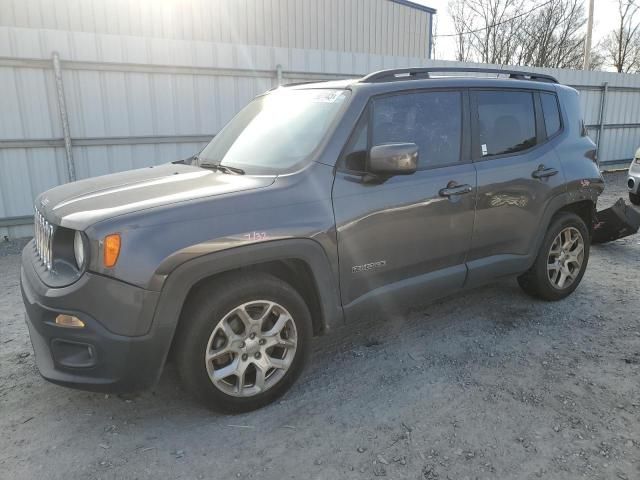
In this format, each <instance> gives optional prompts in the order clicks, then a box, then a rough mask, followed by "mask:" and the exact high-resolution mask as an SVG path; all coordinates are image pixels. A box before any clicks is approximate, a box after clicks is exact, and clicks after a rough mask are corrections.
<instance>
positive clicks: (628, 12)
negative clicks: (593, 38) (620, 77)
mask: <svg viewBox="0 0 640 480" xmlns="http://www.w3.org/2000/svg"><path fill="white" fill-rule="evenodd" d="M637 13H638V4H637V1H636V0H618V15H619V22H618V26H617V28H616V29H615V30H614V31H612V32H611V33H609V35H608V36H607V38H606V39H605V41H604V42H603V49H604V52H605V55H606V56H607V59H608V60H609V61H610V63H611V65H613V66H614V67H615V68H616V70H617V71H618V72H619V73H621V72H624V73H628V72H638V71H639V70H640V21H639V19H638V18H637V17H636V14H637Z"/></svg>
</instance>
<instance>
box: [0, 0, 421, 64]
mask: <svg viewBox="0 0 640 480" xmlns="http://www.w3.org/2000/svg"><path fill="white" fill-rule="evenodd" d="M404 3H407V2H404ZM430 21H431V13H430V12H428V11H426V10H425V9H420V8H412V7H409V6H407V5H404V4H403V2H399V1H390V0H2V1H1V2H0V26H11V27H24V28H42V29H51V30H67V31H75V32H86V33H106V34H112V35H128V36H136V37H154V38H166V39H173V40H196V41H205V42H215V43H234V44H240V45H265V46H274V47H286V48H303V49H314V50H333V51H337V52H360V53H377V54H381V55H400V56H407V57H423V58H427V57H428V56H429V51H430V48H429V38H430V35H429V33H430V32H429V30H430Z"/></svg>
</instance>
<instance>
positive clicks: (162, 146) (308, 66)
mask: <svg viewBox="0 0 640 480" xmlns="http://www.w3.org/2000/svg"><path fill="white" fill-rule="evenodd" d="M100 1H102V0H94V1H93V2H91V1H88V2H87V4H90V5H92V9H94V10H91V12H94V11H96V12H99V11H100V10H95V9H97V8H98V5H99V3H100ZM135 1H136V2H143V1H146V0H135ZM149 1H150V0H149ZM247 1H248V0H247ZM266 1H267V0H265V2H266ZM279 1H280V0H272V1H271V2H270V3H269V2H267V3H269V5H272V6H273V5H274V4H276V3H278V2H279ZM354 1H355V0H354ZM377 1H378V0H376V2H377ZM380 1H382V2H387V0H380ZM133 2H134V0H130V1H116V2H111V3H113V4H115V6H116V7H114V8H117V9H122V8H124V7H125V6H126V5H129V4H131V3H133ZM81 3H82V5H80V2H75V3H74V2H70V1H69V0H64V1H62V2H60V1H56V2H54V1H53V0H49V1H46V0H27V1H25V0H21V1H18V0H3V1H0V5H2V8H4V10H2V11H1V12H0V19H1V20H0V22H7V20H6V19H7V15H9V14H10V15H11V19H12V20H11V21H13V22H16V23H20V22H23V23H22V24H24V23H25V22H26V24H30V23H29V22H31V21H34V22H36V20H33V18H35V17H37V12H40V15H41V17H42V18H41V20H40V21H41V22H45V21H50V13H49V14H47V15H45V14H44V13H46V10H44V9H45V7H46V8H49V9H52V8H53V9H55V18H56V22H57V23H56V24H55V27H56V28H20V27H8V26H4V27H2V26H0V92H2V95H0V235H4V234H7V233H8V234H10V235H11V236H20V235H28V234H29V233H30V227H21V226H11V227H7V225H8V224H10V223H14V224H19V223H24V222H25V219H24V218H23V217H25V216H29V215H31V213H32V203H33V199H34V197H35V196H36V195H37V194H39V193H40V192H42V191H44V190H46V189H48V188H50V187H52V186H54V185H58V184H60V183H64V182H66V181H67V175H68V171H67V167H66V157H65V150H64V142H63V139H62V137H63V133H62V127H61V121H60V114H59V111H58V99H57V92H56V83H55V79H54V74H53V69H52V62H51V56H52V52H54V51H57V52H59V55H60V58H61V60H62V80H63V83H64V91H65V94H66V100H67V106H68V110H69V111H68V114H69V123H70V130H71V132H70V133H71V138H72V144H73V148H72V151H73V156H74V161H75V169H76V173H77V178H86V177H89V176H95V175H100V174H103V173H109V172H114V171H119V170H125V169H130V168H135V167H142V166H147V165H151V164H158V163H163V162H167V161H170V160H174V159H177V158H184V157H187V156H189V155H192V154H193V153H194V152H196V151H197V150H198V149H199V148H200V147H201V146H202V145H203V144H204V142H206V140H207V139H208V138H210V137H211V136H212V135H213V134H215V133H216V132H217V131H218V130H219V129H220V128H221V126H222V125H224V123H225V122H226V121H227V120H228V119H229V118H231V116H232V115H233V114H234V113H235V112H237V111H238V110H239V109H240V108H241V107H242V106H243V105H244V104H246V103H247V102H248V101H249V100H250V99H251V98H252V97H254V96H255V95H257V94H259V93H261V92H263V91H265V90H267V89H269V88H271V87H272V86H274V85H276V83H277V79H276V77H277V74H276V66H277V65H281V66H282V68H283V70H284V73H283V77H284V81H285V82H293V81H304V80H312V79H318V80H322V79H332V78H345V77H349V76H359V75H362V74H365V73H367V72H371V71H375V70H379V69H383V68H397V67H406V66H416V65H424V64H425V63H426V60H425V58H424V56H421V55H416V56H402V55H393V54H388V55H382V54H378V53H371V52H369V53H363V52H358V51H346V50H345V51H341V50H340V48H346V47H337V48H336V49H332V48H333V46H332V47H331V48H324V49H313V48H294V47H282V46H265V45H240V44H230V43H217V42H212V41H204V40H194V39H179V38H156V37H152V36H136V35H124V34H111V33H96V32H97V31H98V26H97V25H98V23H99V22H98V19H95V20H96V21H95V25H94V26H93V27H92V28H93V29H94V31H93V32H91V31H68V30H60V29H57V28H61V27H65V26H67V28H71V26H72V25H73V26H74V27H73V28H79V27H77V25H80V26H82V25H85V24H86V25H88V26H87V27H86V28H85V29H86V30H90V28H89V27H90V26H91V22H88V20H86V18H88V17H86V15H89V14H87V13H86V10H84V9H85V6H84V3H85V2H84V1H83V2H81ZM111 3H110V5H111ZM153 3H154V4H156V3H157V4H158V5H165V6H167V5H168V6H170V7H171V6H174V5H175V2H173V1H172V0H171V1H170V0H166V1H165V0H158V1H157V2H156V1H155V0H154V2H153ZM187 3H188V2H187ZM301 3H304V2H301ZM365 3H366V5H369V2H365ZM365 3H363V5H359V8H362V9H365ZM388 3H392V2H388ZM195 4H197V2H195V1H194V2H192V3H189V5H195ZM265 4H266V3H265ZM297 4H298V3H297V0H296V5H297ZM7 5H9V6H10V8H8V7H7ZM60 5H75V6H76V7H77V8H75V7H74V8H71V9H69V8H68V7H65V8H67V9H66V10H65V11H66V12H67V13H66V15H67V16H68V17H69V18H68V19H67V20H65V21H68V22H72V23H69V24H65V23H64V22H63V19H64V18H67V17H65V16H64V15H63V16H62V17H61V16H60V15H61V14H60V13H59V12H60V11H61V8H62V7H60ZM171 8H173V7H171ZM203 8H206V7H203ZM296 8H297V7H296ZM393 8H397V7H396V6H395V4H394V6H393ZM403 8H406V7H403ZM119 11H122V10H119ZM25 12H26V13H25ZM83 12H84V13H83ZM91 15H94V14H93V13H91ZM94 16H95V15H94ZM71 17H73V18H74V19H75V20H71ZM76 17H77V18H76ZM125 17H126V15H125ZM78 18H80V20H78ZM82 19H84V20H82ZM116 20H117V19H113V18H112V19H108V20H105V19H104V18H102V19H101V20H100V21H104V22H106V23H104V25H111V26H110V27H109V28H116V27H117V29H122V30H117V29H116V30H114V31H116V32H134V30H131V28H132V27H131V26H129V27H126V25H127V23H126V21H127V20H125V19H121V20H120V22H121V23H118V22H116ZM128 21H130V22H132V21H133V20H131V19H129V20H128ZM136 21H138V20H136ZM167 21H168V20H167ZM172 21H173V20H172ZM73 22H75V23H73ZM78 22H79V23H78ZM114 22H115V23H114ZM122 22H124V23H122ZM147 23H156V22H153V21H150V20H149V19H147V20H146V21H145V25H146V24H147ZM333 23H335V22H333ZM389 23H391V22H389ZM385 24H386V23H385ZM39 25H48V24H45V23H41V24H39ZM48 26H53V25H48ZM125 27H126V28H129V30H126V29H125ZM105 28H106V27H105ZM167 28H168V27H163V30H162V32H165V31H171V30H167ZM181 31H182V32H184V29H183V30H181ZM146 33H153V32H146ZM371 35H372V33H371V30H370V31H369V34H368V37H367V38H372V37H371ZM392 35H395V34H392ZM363 38H364V37H363ZM372 40H373V38H372ZM377 41H378V40H377V39H376V42H377ZM332 45H333V44H332ZM334 46H335V45H334ZM349 48H351V47H349ZM429 64H433V65H436V64H437V65H456V63H455V62H430V63H429ZM539 70H540V71H543V72H549V73H552V74H553V75H555V76H557V77H558V78H559V79H560V81H562V82H563V83H566V84H570V85H575V86H577V87H578V88H579V89H580V90H581V98H582V104H583V108H584V110H585V120H586V123H587V124H589V125H592V128H591V130H590V131H591V133H592V137H593V138H594V139H595V138H597V136H598V132H599V128H598V127H597V125H598V124H599V118H600V108H601V105H602V103H601V102H602V95H603V93H602V88H601V86H602V84H603V83H604V82H608V85H609V86H608V93H607V102H606V103H607V105H606V109H605V118H604V120H605V121H604V123H605V124H606V125H609V127H607V126H605V128H604V130H603V132H604V135H603V137H602V139H601V151H600V157H601V159H603V160H616V159H627V158H630V157H631V155H632V154H633V151H634V150H635V148H636V147H637V144H638V143H640V142H639V137H640V135H639V134H640V131H639V130H640V118H639V117H640V104H639V103H640V79H639V78H638V76H636V75H618V74H612V73H601V72H576V71H560V70H546V69H539Z"/></svg>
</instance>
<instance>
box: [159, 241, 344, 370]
mask: <svg viewBox="0 0 640 480" xmlns="http://www.w3.org/2000/svg"><path fill="white" fill-rule="evenodd" d="M278 260H300V261H303V262H305V263H306V264H307V265H308V266H309V270H310V272H311V274H312V276H313V278H314V280H315V284H316V287H317V293H318V299H319V303H320V308H321V310H322V311H321V319H322V330H323V331H324V332H326V331H329V330H331V329H332V328H333V327H335V326H339V325H341V324H343V323H344V313H343V310H342V305H341V302H340V294H339V290H338V285H337V281H336V279H335V277H334V274H333V272H332V269H331V266H330V262H329V258H328V257H327V254H326V252H325V250H324V249H323V248H322V246H321V245H320V244H319V243H318V242H316V241H314V240H311V239H286V240H274V241H270V242H263V243H257V244H251V245H245V246H241V247H234V248H231V249H229V250H222V251H218V252H215V253H208V254H205V255H201V256H198V257H195V258H192V259H190V260H187V261H185V262H184V263H182V264H180V265H179V266H178V267H176V268H175V269H174V270H173V271H172V272H171V273H170V274H169V275H168V276H167V277H166V279H165V280H164V282H163V285H162V289H161V292H160V300H159V301H158V305H157V307H156V313H155V315H154V319H153V327H152V328H153V329H155V330H156V332H157V334H158V336H159V337H161V338H163V340H162V341H161V342H159V343H161V344H163V346H164V349H165V351H164V352H163V353H164V357H165V359H166V356H167V354H168V353H169V348H170V346H171V343H172V341H173V337H174V334H175V330H176V327H177V325H178V321H179V318H180V314H181V312H182V308H183V305H184V302H185V300H186V299H187V296H188V294H189V292H190V291H191V289H192V288H193V287H194V286H195V285H196V284H197V283H198V282H200V281H202V280H204V279H206V278H208V277H212V276H215V275H218V274H222V273H224V272H227V271H231V270H236V269H238V268H242V267H251V266H254V265H258V264H262V263H266V262H272V261H278Z"/></svg>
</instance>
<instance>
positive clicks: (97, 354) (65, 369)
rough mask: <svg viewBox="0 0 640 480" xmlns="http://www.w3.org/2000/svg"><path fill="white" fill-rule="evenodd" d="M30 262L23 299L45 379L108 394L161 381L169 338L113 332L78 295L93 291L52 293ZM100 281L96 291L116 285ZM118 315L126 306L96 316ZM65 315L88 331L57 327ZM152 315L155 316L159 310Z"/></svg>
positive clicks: (95, 282) (74, 289)
mask: <svg viewBox="0 0 640 480" xmlns="http://www.w3.org/2000/svg"><path fill="white" fill-rule="evenodd" d="M28 262H29V259H28V258H27V259H25V258H24V257H23V265H22V272H21V289H22V297H23V301H24V305H25V308H26V322H27V325H28V327H29V334H30V337H31V343H32V345H33V349H34V352H35V358H36V364H37V366H38V369H39V370H40V373H41V374H42V376H43V377H44V378H45V379H47V380H49V381H51V382H54V383H58V384H61V385H65V386H69V387H74V388H80V389H84V390H92V391H103V392H130V391H135V390H140V389H144V388H147V387H149V386H152V385H153V384H155V383H156V382H157V380H158V378H159V376H160V374H161V372H162V367H163V365H164V361H165V358H166V353H167V351H168V348H169V345H167V342H170V339H168V338H167V336H166V335H158V334H157V332H156V331H155V330H154V329H153V328H151V329H150V330H149V332H148V333H147V334H145V335H140V336H126V335H119V334H115V333H113V332H111V331H110V330H108V329H107V328H106V327H105V326H104V325H103V324H102V323H101V322H99V321H98V320H96V318H95V316H94V315H92V314H91V313H89V312H92V310H91V307H92V305H91V302H90V301H86V302H84V303H83V302H82V300H79V299H81V298H82V297H83V296H82V295H79V294H78V289H80V290H81V289H83V288H87V285H86V283H84V284H82V283H79V285H77V286H71V287H67V290H62V289H49V288H47V287H46V286H45V285H44V284H42V283H41V281H40V280H39V278H38V277H37V274H36V273H35V272H34V271H33V270H31V269H30V267H31V265H30V264H29V263H28ZM85 275H90V274H85ZM97 277H98V278H93V279H92V280H91V285H92V286H93V287H94V288H95V287H96V285H97V286H100V285H101V284H103V285H101V286H102V287H103V288H104V289H107V288H109V287H110V285H111V283H112V282H114V280H113V279H109V278H106V277H99V276H97ZM130 288H137V287H133V286H131V287H130ZM80 293H81V292H80ZM154 293H155V292H154ZM85 297H87V296H86V295H85ZM153 308H155V305H154V306H153ZM114 312H117V314H119V315H122V314H123V311H122V307H121V305H119V306H118V307H114V308H113V311H112V312H109V311H107V312H96V313H99V314H100V315H109V314H110V313H114ZM61 313H63V314H68V315H74V316H76V317H78V318H79V319H81V320H82V321H83V322H84V323H85V327H84V328H68V327H62V326H59V325H56V324H55V318H56V316H57V315H59V314H61ZM138 313H139V312H138V310H137V309H135V308H134V309H132V310H131V317H130V318H129V319H128V320H129V321H131V322H135V321H136V320H137V318H136V317H135V315H136V314H138ZM150 315H151V316H153V311H152V312H151V313H150Z"/></svg>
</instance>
